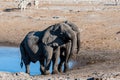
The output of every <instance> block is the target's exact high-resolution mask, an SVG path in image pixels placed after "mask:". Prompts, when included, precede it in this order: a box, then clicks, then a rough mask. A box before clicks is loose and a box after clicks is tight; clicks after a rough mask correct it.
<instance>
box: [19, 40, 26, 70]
mask: <svg viewBox="0 0 120 80" xmlns="http://www.w3.org/2000/svg"><path fill="white" fill-rule="evenodd" d="M20 52H21V62H20V66H21V68H22V67H23V55H24V53H25V52H24V46H23V42H22V43H21V44H20Z"/></svg>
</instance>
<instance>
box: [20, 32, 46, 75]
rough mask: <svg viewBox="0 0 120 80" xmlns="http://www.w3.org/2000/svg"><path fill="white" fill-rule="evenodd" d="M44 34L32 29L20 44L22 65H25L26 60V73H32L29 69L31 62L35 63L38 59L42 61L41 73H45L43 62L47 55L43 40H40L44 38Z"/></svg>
mask: <svg viewBox="0 0 120 80" xmlns="http://www.w3.org/2000/svg"><path fill="white" fill-rule="evenodd" d="M42 35H43V32H40V31H31V32H29V33H28V34H27V35H26V36H25V38H24V39H23V41H22V42H21V44H20V51H21V67H22V66H23V62H24V64H25V68H26V73H28V74H30V70H29V65H30V62H33V63H35V62H36V61H39V62H40V63H41V65H40V70H41V74H43V73H44V63H43V62H44V60H45V58H46V56H47V55H46V54H44V51H43V47H42V42H41V40H40V38H42ZM38 45H39V46H38Z"/></svg>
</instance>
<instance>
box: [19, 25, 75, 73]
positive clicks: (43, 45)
mask: <svg viewBox="0 0 120 80" xmlns="http://www.w3.org/2000/svg"><path fill="white" fill-rule="evenodd" d="M76 40H77V39H76V34H75V32H74V31H73V30H72V29H71V28H70V27H69V25H67V24H65V23H57V24H54V25H51V26H49V27H48V28H47V29H45V30H43V31H32V32H29V33H28V34H27V35H26V36H25V38H24V39H23V41H22V42H21V44H20V51H21V67H22V65H23V62H24V64H25V68H26V73H28V74H29V73H30V71H29V64H30V62H33V63H35V62H36V61H39V62H40V70H41V74H50V71H49V67H50V63H51V60H52V61H53V73H58V59H59V57H60V50H61V48H62V46H63V45H67V44H68V45H69V46H67V50H69V54H72V53H74V52H75V48H76V47H75V46H76V43H77V41H76ZM67 50H66V51H67ZM69 54H67V55H69ZM67 57H68V56H67ZM67 60H68V59H67ZM22 61H23V62H22ZM45 61H46V64H44V62H45Z"/></svg>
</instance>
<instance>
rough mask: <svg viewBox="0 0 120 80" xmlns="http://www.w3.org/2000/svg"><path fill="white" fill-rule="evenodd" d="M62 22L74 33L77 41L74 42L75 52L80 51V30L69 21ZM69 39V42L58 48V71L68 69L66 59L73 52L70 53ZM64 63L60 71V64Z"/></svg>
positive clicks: (67, 59)
mask: <svg viewBox="0 0 120 80" xmlns="http://www.w3.org/2000/svg"><path fill="white" fill-rule="evenodd" d="M62 23H65V24H67V25H68V26H69V27H70V28H71V29H72V30H73V31H74V32H75V34H76V37H77V42H76V44H77V45H76V54H78V53H80V31H79V28H78V27H77V26H76V25H75V24H74V23H72V22H70V21H63V22H62ZM69 47H71V41H69V43H67V44H64V45H62V46H61V48H60V63H59V66H58V70H59V72H66V71H67V70H68V61H69V59H70V57H71V56H72V55H74V54H73V53H70V48H69ZM63 64H64V70H63V71H62V65H63Z"/></svg>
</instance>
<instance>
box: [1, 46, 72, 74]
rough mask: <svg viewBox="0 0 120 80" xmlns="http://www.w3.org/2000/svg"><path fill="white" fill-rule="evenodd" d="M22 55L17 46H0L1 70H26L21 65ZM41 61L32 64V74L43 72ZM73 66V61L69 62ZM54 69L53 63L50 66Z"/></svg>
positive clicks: (70, 66)
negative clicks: (41, 70)
mask: <svg viewBox="0 0 120 80" xmlns="http://www.w3.org/2000/svg"><path fill="white" fill-rule="evenodd" d="M20 62H21V55H20V50H19V48H17V47H4V46H1V47H0V71H6V72H25V67H23V68H21V67H20ZM39 66H40V64H39V62H36V63H35V64H34V63H31V64H30V73H31V75H37V74H41V72H40V70H39ZM72 67H73V61H70V62H69V68H70V69H71V68H72ZM50 71H52V64H51V67H50Z"/></svg>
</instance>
